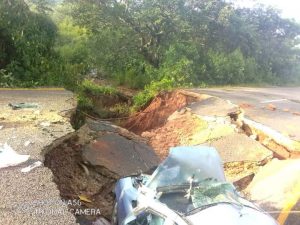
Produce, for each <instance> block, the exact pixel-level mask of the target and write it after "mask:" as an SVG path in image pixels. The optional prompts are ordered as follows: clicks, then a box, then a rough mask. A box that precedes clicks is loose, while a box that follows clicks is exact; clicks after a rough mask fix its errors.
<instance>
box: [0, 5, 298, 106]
mask: <svg viewBox="0 0 300 225" xmlns="http://www.w3.org/2000/svg"><path fill="white" fill-rule="evenodd" d="M299 37H300V25H299V24H297V23H296V22H295V21H292V20H288V19H284V18H282V17H281V15H280V13H279V12H278V11H277V10H276V9H273V8H269V7H265V6H258V7H254V8H251V9H249V8H237V7H235V6H233V5H232V3H230V2H229V1H221V0H203V1H191V0H151V1H150V0H142V1H140V0H139V1H137V0H126V1H115V0H107V1H102V0H86V1H82V0H65V1H63V2H61V1H60V0H58V1H57V0H3V1H1V2H0V69H4V70H5V71H6V72H5V74H6V75H5V76H4V75H2V78H1V83H2V84H3V85H11V83H13V84H15V85H20V84H25V85H64V86H66V87H68V88H70V89H72V90H77V91H80V88H82V87H83V86H84V85H87V84H86V81H84V83H83V85H80V84H81V82H82V80H84V77H85V75H86V74H88V73H89V72H90V71H97V76H98V77H99V78H104V79H109V80H114V81H116V82H117V84H119V85H126V86H129V87H131V88H135V89H145V91H143V92H142V93H141V94H139V95H138V96H136V97H135V102H136V106H137V107H140V106H143V105H145V104H146V102H147V101H149V99H151V98H152V97H153V95H154V93H156V92H157V91H159V90H161V89H162V88H165V87H166V88H169V87H177V86H191V85H195V86H197V85H199V86H207V85H224V84H225V85H227V84H233V85H238V84H247V83H270V84H275V85H278V84H289V83H295V82H299V81H300V71H299V70H300V66H299V65H300V62H299V60H300V48H299V46H300V45H299V44H300V38H299ZM2 74H4V73H3V72H2ZM8 75H9V76H8ZM3 80H5V81H3ZM9 83H10V84H9ZM88 88H91V87H89V86H88ZM96 89H97V88H96ZM97 90H98V89H97ZM94 91H95V90H94ZM101 91H108V90H101ZM101 91H100V92H101Z"/></svg>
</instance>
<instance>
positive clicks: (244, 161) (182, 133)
mask: <svg viewBox="0 0 300 225" xmlns="http://www.w3.org/2000/svg"><path fill="white" fill-rule="evenodd" d="M0 94H1V95H0V96H1V98H0V102H1V114H0V127H1V128H0V142H1V143H2V144H4V143H5V142H7V143H8V144H9V145H10V146H12V148H13V149H14V150H15V151H17V153H19V154H29V155H30V156H31V159H30V161H28V162H26V163H24V164H21V165H20V166H17V167H11V168H4V169H0V178H1V186H2V187H1V189H0V193H1V194H2V196H4V197H2V199H3V203H2V202H1V208H0V210H1V213H2V212H3V216H2V217H1V218H0V224H16V225H18V224H76V220H75V217H74V216H73V215H72V214H71V213H70V209H72V208H81V209H86V208H97V209H100V212H101V213H100V214H101V216H104V217H106V218H109V216H110V212H111V208H112V202H113V195H112V192H111V191H112V189H113V184H114V182H115V181H116V179H118V178H119V177H121V176H124V175H125V176H126V175H130V174H132V173H135V172H137V170H138V169H141V170H148V169H149V168H151V167H152V166H153V165H155V164H157V162H158V159H157V157H156V156H155V154H154V152H155V153H156V155H158V156H159V157H160V159H163V158H165V157H166V155H167V154H168V149H169V148H170V147H174V146H178V145H187V146H189V145H198V144H205V145H211V146H214V147H216V148H217V150H218V152H219V154H220V155H221V157H222V159H223V161H224V163H225V164H224V168H225V172H226V176H227V178H228V179H229V180H230V181H233V182H235V184H236V185H237V186H238V187H239V188H240V190H243V191H244V192H245V193H246V194H249V197H250V198H251V199H252V200H255V201H256V202H257V203H258V204H261V205H262V206H264V209H266V210H268V211H270V212H271V213H272V216H274V217H275V218H280V219H281V222H282V223H281V224H285V225H298V222H299V216H298V215H297V214H291V213H288V215H286V214H284V213H285V211H284V210H286V211H288V212H290V209H293V210H294V211H295V212H297V210H298V207H299V204H297V202H295V196H297V193H299V190H297V187H298V186H297V185H296V184H297V182H298V181H299V179H298V174H299V172H300V168H299V166H297V165H299V163H298V161H297V160H296V161H294V160H292V161H290V160H280V161H279V162H280V163H279V165H278V163H277V161H276V160H278V159H276V158H278V155H277V154H276V149H273V148H269V147H272V146H270V145H265V144H264V143H262V142H264V141H266V140H268V142H270V141H269V139H270V137H265V136H264V137H263V138H262V137H261V136H262V135H261V134H259V133H257V134H255V135H254V134H251V132H250V133H249V132H247V129H250V130H251V129H253V128H252V127H246V128H247V129H246V128H245V127H244V125H245V124H243V123H244V121H243V120H242V123H241V121H239V120H240V119H241V118H242V117H243V116H244V115H243V113H242V112H241V108H247V107H245V106H248V105H246V104H244V105H243V104H242V105H240V106H238V105H234V104H232V103H230V102H228V101H226V100H224V99H221V98H216V97H212V96H208V95H205V94H193V93H191V92H185V91H177V92H171V93H165V94H161V95H159V96H157V97H156V98H155V99H154V101H153V102H152V104H150V105H149V107H148V108H147V109H145V112H147V113H140V114H137V115H136V116H133V117H131V118H130V120H129V121H127V126H128V128H129V129H130V128H131V129H134V131H135V132H136V133H137V134H140V135H141V136H142V137H140V136H138V135H136V134H134V133H131V132H130V131H128V130H126V129H124V128H121V127H118V126H115V125H114V124H111V123H107V122H101V121H98V122H95V121H94V122H93V121H88V124H86V125H85V126H83V127H82V128H81V129H80V130H78V131H77V132H73V129H72V128H71V125H70V121H69V115H65V113H66V112H67V111H65V110H67V109H70V108H72V107H74V105H73V103H74V102H73V100H72V97H73V96H72V93H70V92H66V91H63V90H59V91H57V90H56V91H49V90H40V91H32V90H31V91H29V90H27V91H11V90H10V91H9V90H6V91H3V90H1V91H0ZM17 102H33V103H37V104H38V108H33V109H20V110H12V109H11V108H10V107H8V103H17ZM249 105H250V104H249ZM242 106H243V107H242ZM263 110H268V111H266V113H267V112H269V111H271V112H273V111H276V110H277V108H276V109H272V110H270V106H269V108H268V109H263ZM246 113H247V112H246ZM293 115H295V116H297V115H296V114H293ZM64 116H66V117H64ZM158 117H159V119H158ZM242 119H243V118H242ZM145 124H148V125H149V126H145ZM153 125H154V126H153ZM261 139H262V140H263V141H261ZM264 139H266V140H264ZM54 140H56V141H54ZM272 144H274V143H273V142H272ZM149 146H150V147H149ZM151 147H152V149H154V152H153V150H152V149H151ZM276 147H277V146H276ZM274 150H275V151H274ZM287 158H288V157H287ZM44 159H45V161H44ZM38 160H40V161H41V162H44V164H45V165H46V166H47V167H48V168H49V169H51V170H52V173H51V171H50V170H49V169H48V168H45V167H44V166H41V167H38V168H35V169H34V170H32V171H30V172H28V173H22V172H21V171H20V170H21V169H22V168H24V167H26V166H27V165H28V164H31V163H33V162H36V161H38ZM281 162H282V164H281ZM270 171H271V173H270ZM272 171H273V172H274V174H273V173H272ZM282 171H283V172H282ZM2 181H3V182H2ZM54 182H55V183H56V185H57V186H56V185H55V183H54ZM269 182H272V187H277V188H270V187H269ZM294 186H295V187H296V189H295V188H294ZM58 190H59V191H58ZM260 190H264V191H260ZM278 193H280V195H278ZM295 193H296V194H295ZM293 194H295V196H293ZM278 196H280V198H279V197H278ZM290 196H293V199H292V200H293V201H292V200H291V199H290ZM60 198H62V199H71V200H76V199H77V200H78V199H79V200H80V204H82V205H78V202H76V201H75V202H73V204H72V203H71V204H69V205H68V207H67V205H66V204H59V205H57V204H55V205H53V201H55V200H59V199H60ZM266 199H267V201H265V200H266ZM284 199H287V200H288V201H285V200H284ZM49 201H50V203H49ZM291 202H292V203H293V204H291ZM270 204H272V205H270ZM51 206H52V207H51ZM53 206H54V208H55V210H56V211H51V210H50V211H49V208H52V209H53ZM288 207H290V208H288ZM41 209H44V210H41ZM47 210H48V211H47ZM59 210H61V211H59ZM47 212H48V215H47V214H46V213H47ZM49 212H50V213H49ZM61 212H63V213H61ZM97 212H98V211H97ZM43 214H45V215H43ZM1 215H2V214H1ZM41 215H42V216H41ZM93 216H95V215H93ZM96 216H99V214H97V215H96ZM90 219H92V220H93V219H95V217H92V218H89V217H78V216H77V222H79V223H80V224H91V223H90V222H91V220H90Z"/></svg>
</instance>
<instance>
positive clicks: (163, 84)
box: [133, 78, 177, 111]
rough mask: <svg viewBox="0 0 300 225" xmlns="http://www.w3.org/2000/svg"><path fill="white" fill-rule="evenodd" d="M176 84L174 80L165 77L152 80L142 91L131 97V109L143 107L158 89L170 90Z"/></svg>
mask: <svg viewBox="0 0 300 225" xmlns="http://www.w3.org/2000/svg"><path fill="white" fill-rule="evenodd" d="M176 85H177V84H176V83H175V81H174V80H171V79H167V78H163V79H162V80H161V81H152V82H151V84H149V85H147V86H146V87H145V89H144V90H143V91H141V92H139V93H138V94H137V95H135V96H134V97H133V103H134V104H133V110H135V111H136V110H139V109H142V108H144V107H145V106H147V104H148V103H149V102H150V101H151V100H152V99H153V98H154V97H155V96H156V95H157V94H158V93H159V92H160V91H163V90H165V91H167V90H171V89H173V88H174V87H176Z"/></svg>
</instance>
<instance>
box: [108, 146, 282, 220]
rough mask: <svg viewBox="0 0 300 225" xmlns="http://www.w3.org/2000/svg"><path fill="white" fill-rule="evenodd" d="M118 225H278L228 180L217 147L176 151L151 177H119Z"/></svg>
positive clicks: (116, 195)
mask: <svg viewBox="0 0 300 225" xmlns="http://www.w3.org/2000/svg"><path fill="white" fill-rule="evenodd" d="M115 197H116V201H115V205H114V210H113V213H112V224H113V225H136V224H138V225H166V224H174V225H187V224H205V225H220V224H222V225H257V224H261V225H276V224H277V222H276V221H275V220H274V219H273V218H272V217H271V216H269V215H268V214H267V213H266V212H264V211H263V210H262V209H260V208H259V207H257V206H256V205H254V204H253V203H251V202H249V201H247V200H245V199H244V198H242V197H241V196H240V194H239V193H238V192H237V191H236V189H235V187H234V186H233V185H232V184H230V183H228V182H226V179H225V175H224V171H223V166H222V162H221V159H220V156H219V155H218V153H217V151H216V150H215V149H214V148H212V147H207V146H195V147H175V148H171V150H170V153H169V156H168V157H167V158H166V159H165V160H164V161H163V162H162V163H161V164H160V165H159V166H158V167H157V169H156V170H155V171H154V172H153V174H152V175H146V174H140V175H137V176H132V177H125V178H122V179H120V180H119V181H118V182H117V184H116V187H115Z"/></svg>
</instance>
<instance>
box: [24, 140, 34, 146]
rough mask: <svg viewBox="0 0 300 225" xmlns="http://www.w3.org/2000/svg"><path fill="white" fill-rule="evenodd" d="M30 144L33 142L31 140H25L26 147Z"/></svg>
mask: <svg viewBox="0 0 300 225" xmlns="http://www.w3.org/2000/svg"><path fill="white" fill-rule="evenodd" d="M30 144H33V142H31V141H25V143H24V146H25V147H28V146H29V145H30Z"/></svg>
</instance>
